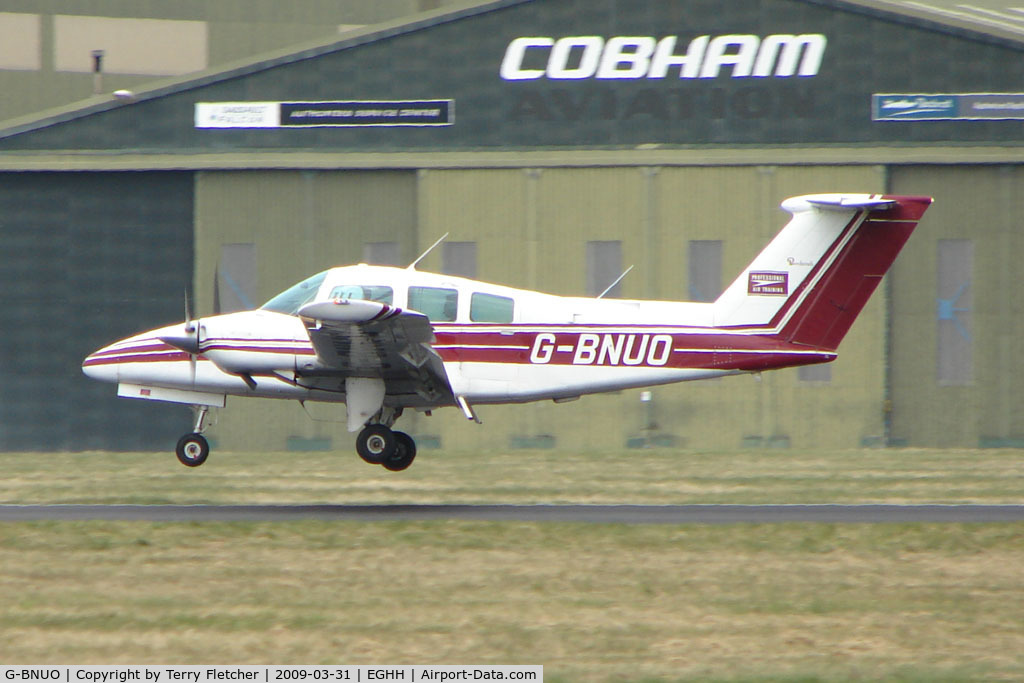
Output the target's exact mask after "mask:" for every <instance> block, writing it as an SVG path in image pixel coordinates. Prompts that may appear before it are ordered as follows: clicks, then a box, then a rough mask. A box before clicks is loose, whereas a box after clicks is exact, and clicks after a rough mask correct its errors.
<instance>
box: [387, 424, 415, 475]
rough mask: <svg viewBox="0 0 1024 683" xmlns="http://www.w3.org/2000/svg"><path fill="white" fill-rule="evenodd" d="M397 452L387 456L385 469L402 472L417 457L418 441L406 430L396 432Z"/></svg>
mask: <svg viewBox="0 0 1024 683" xmlns="http://www.w3.org/2000/svg"><path fill="white" fill-rule="evenodd" d="M394 435H395V446H396V448H395V452H394V454H393V455H391V457H388V458H385V459H384V462H382V463H381V464H382V465H384V469H386V470H391V471H392V472H401V471H402V470H404V469H408V467H409V465H411V464H412V461H413V460H415V459H416V442H415V441H413V440H412V437H411V436H409V435H408V434H406V433H405V432H394Z"/></svg>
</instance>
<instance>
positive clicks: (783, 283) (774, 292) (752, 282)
mask: <svg viewBox="0 0 1024 683" xmlns="http://www.w3.org/2000/svg"><path fill="white" fill-rule="evenodd" d="M747 294H761V295H764V296H786V295H787V294H789V273H765V272H753V273H750V278H749V279H748V280H747Z"/></svg>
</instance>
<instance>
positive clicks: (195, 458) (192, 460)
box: [174, 406, 210, 467]
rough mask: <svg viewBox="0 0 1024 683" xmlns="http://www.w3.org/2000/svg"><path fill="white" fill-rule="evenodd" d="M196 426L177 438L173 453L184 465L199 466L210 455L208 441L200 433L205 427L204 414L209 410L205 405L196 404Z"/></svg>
mask: <svg viewBox="0 0 1024 683" xmlns="http://www.w3.org/2000/svg"><path fill="white" fill-rule="evenodd" d="M195 411H196V426H195V431H193V432H192V433H191V434H186V435H185V436H183V437H181V438H180V439H178V445H177V446H176V447H175V449H174V454H175V455H177V456H178V462H180V463H181V464H182V465H185V466H186V467H199V466H200V465H202V464H203V463H204V462H206V459H207V458H208V457H210V443H209V442H208V441H207V440H206V437H205V436H203V435H202V431H203V429H204V427H205V425H204V424H203V423H204V422H205V421H206V416H207V414H208V413H209V412H210V409H209V408H208V407H207V406H196V407H195Z"/></svg>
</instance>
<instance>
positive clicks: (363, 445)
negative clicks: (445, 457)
mask: <svg viewBox="0 0 1024 683" xmlns="http://www.w3.org/2000/svg"><path fill="white" fill-rule="evenodd" d="M356 452H357V453H359V457H360V458H362V459H363V460H365V461H366V462H368V463H370V464H371V465H383V466H384V468H385V469H387V470H390V471H392V472H401V471H402V470H404V469H406V468H408V467H409V465H411V464H412V461H413V460H414V459H415V458H416V442H415V441H413V439H412V437H411V436H409V435H408V434H406V433H405V432H393V431H391V429H390V428H389V427H386V426H384V425H382V424H369V425H366V426H365V427H363V430H362V431H361V432H359V436H358V437H356Z"/></svg>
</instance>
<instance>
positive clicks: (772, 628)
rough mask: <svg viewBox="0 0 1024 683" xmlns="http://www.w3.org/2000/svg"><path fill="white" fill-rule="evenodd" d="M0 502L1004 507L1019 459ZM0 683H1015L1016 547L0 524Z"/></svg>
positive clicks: (279, 476) (964, 534)
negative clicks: (124, 671) (313, 669)
mask: <svg viewBox="0 0 1024 683" xmlns="http://www.w3.org/2000/svg"><path fill="white" fill-rule="evenodd" d="M0 467H2V471H3V472H4V476H3V477H2V478H0V501H2V502H5V503H37V502H122V503H126V502H134V503H138V502H142V503H152V502H167V503H197V502H216V503H252V502H278V503H288V502H295V503H298V502H302V503H314V502H329V503H345V502H352V503H356V502H364V503H366V502H369V503H386V502H391V503H416V502H515V503H526V502H538V503H540V502H618V503H646V502H652V503H693V502H698V503H711V502H730V503H735V502H740V503H791V502H815V503H832V502H915V503H924V502H985V503H996V502H999V503H1024V486H1022V484H1024V452H1020V451H849V452H830V453H803V452H789V451H768V452H746V453H738V454H700V453H693V452H673V451H642V452H630V453H606V454H573V453H553V452H521V453H509V454H494V455H487V456H475V455H473V454H468V453H467V454H447V453H440V452H438V453H431V452H429V451H428V452H426V453H425V454H424V455H423V456H422V460H418V461H417V463H416V464H415V465H414V466H413V468H412V469H411V470H409V471H408V472H405V473H401V474H397V475H395V474H391V473H387V472H385V471H383V470H382V469H381V468H370V467H369V466H367V465H364V464H363V463H361V462H360V461H358V460H357V459H356V458H355V457H354V456H351V455H350V454H344V455H326V454H302V455H298V454H282V455H252V456H242V455H232V454H224V453H215V454H214V456H213V457H211V460H210V461H209V462H208V463H207V465H205V466H204V467H202V468H199V469H197V470H187V469H186V468H183V467H181V466H180V465H178V464H177V462H176V461H175V460H174V459H173V456H168V455H166V454H163V455H160V456H153V455H148V454H147V455H141V454H134V455H133V454H54V455H42V454H0ZM0 567H2V570H0V571H2V574H0V576H2V579H3V580H2V581H0V661H2V662H4V663H5V664H22V663H36V664H40V663H138V664H141V663H154V664H156V663H162V664H170V663H173V664H189V663H221V664H243V663H277V664H288V663H304V664H315V663H326V662H331V663H342V664H372V663H377V664H403V663H404V664H413V663H415V664H424V663H427V664H429V663H438V664H457V663H462V664H469V663H473V664H518V663H523V664H526V663H529V664H543V665H544V666H545V674H546V677H547V680H564V681H620V680H622V681H677V680H678V681H688V680H693V681H698V680H699V681H705V680H719V681H748V680H749V681H819V680H820V681H845V680H896V681H933V680H940V681H960V680H1024V589H1022V586H1021V583H1022V581H1021V579H1022V578H1024V525H1019V524H991V525H941V524H911V525H891V524H880V525H868V524H859V525H858V524H851V525H836V524H779V525H728V526H700V525H638V526H627V525H596V524H594V525H592V524H554V523H551V524H543V523H474V522H455V521H451V522H444V521H433V522H401V523H400V522H379V523H353V522H338V523H332V522H315V521H309V522H287V523H232V524H220V523H191V524H184V523H182V524H152V523H141V522H117V523H114V522H55V523H50V522H34V523H7V524H0Z"/></svg>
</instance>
